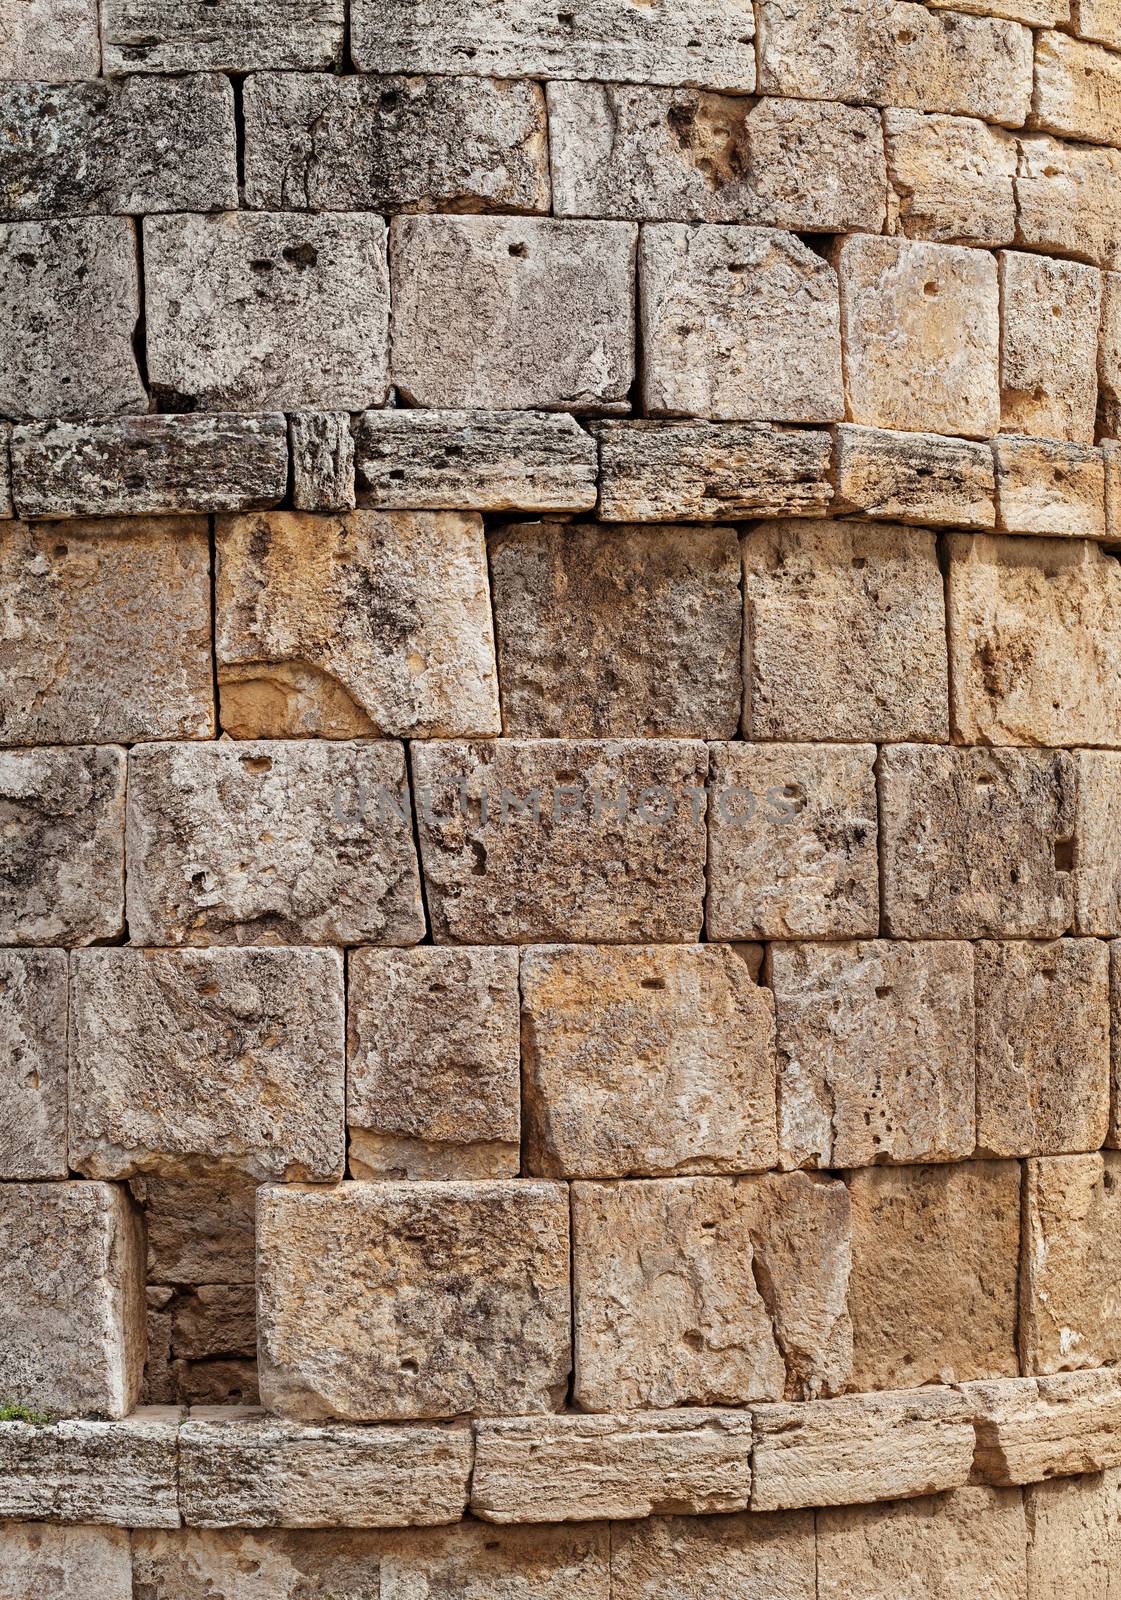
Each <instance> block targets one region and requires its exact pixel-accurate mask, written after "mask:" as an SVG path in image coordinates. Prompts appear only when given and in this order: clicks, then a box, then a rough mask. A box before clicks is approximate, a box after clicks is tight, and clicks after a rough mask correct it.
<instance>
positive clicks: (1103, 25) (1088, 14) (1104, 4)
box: [1071, 0, 1121, 50]
mask: <svg viewBox="0 0 1121 1600" xmlns="http://www.w3.org/2000/svg"><path fill="white" fill-rule="evenodd" d="M1071 12H1072V15H1073V20H1074V31H1075V33H1077V34H1078V36H1079V38H1081V39H1096V40H1097V41H1098V42H1099V43H1100V44H1108V45H1112V47H1113V49H1114V50H1121V12H1119V11H1118V9H1117V0H1071Z"/></svg>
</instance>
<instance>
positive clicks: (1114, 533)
mask: <svg viewBox="0 0 1121 1600" xmlns="http://www.w3.org/2000/svg"><path fill="white" fill-rule="evenodd" d="M1100 448H1101V452H1102V456H1103V457H1104V459H1105V526H1106V538H1107V539H1110V540H1113V539H1116V538H1117V537H1118V531H1119V530H1121V441H1118V440H1117V439H1103V440H1102V442H1101V446H1100Z"/></svg>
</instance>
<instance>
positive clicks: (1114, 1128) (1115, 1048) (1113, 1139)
mask: <svg viewBox="0 0 1121 1600" xmlns="http://www.w3.org/2000/svg"><path fill="white" fill-rule="evenodd" d="M1109 971H1110V976H1109V996H1110V1007H1109V1015H1110V1027H1109V1033H1110V1044H1111V1058H1112V1068H1111V1072H1110V1101H1111V1106H1110V1115H1109V1134H1108V1136H1107V1138H1106V1141H1105V1142H1106V1144H1108V1145H1112V1147H1113V1148H1114V1149H1117V1148H1118V1147H1119V1146H1121V941H1118V940H1114V942H1113V943H1112V944H1111V945H1110V947H1109ZM1118 1465H1119V1466H1121V1461H1119V1462H1118Z"/></svg>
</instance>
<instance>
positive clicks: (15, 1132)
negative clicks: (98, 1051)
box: [0, 950, 67, 1181]
mask: <svg viewBox="0 0 1121 1600" xmlns="http://www.w3.org/2000/svg"><path fill="white" fill-rule="evenodd" d="M66 1175H67V1166H66V954H65V952H64V951H62V950H0V1180H4V1181H8V1180H10V1179H12V1178H17V1179H25V1180H26V1179H31V1178H65V1177H66Z"/></svg>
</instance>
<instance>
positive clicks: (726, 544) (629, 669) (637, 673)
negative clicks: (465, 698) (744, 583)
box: [489, 522, 743, 739]
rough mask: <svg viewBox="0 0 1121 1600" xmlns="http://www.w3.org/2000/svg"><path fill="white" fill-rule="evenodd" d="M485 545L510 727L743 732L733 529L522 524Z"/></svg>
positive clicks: (726, 735) (536, 734) (518, 730)
mask: <svg viewBox="0 0 1121 1600" xmlns="http://www.w3.org/2000/svg"><path fill="white" fill-rule="evenodd" d="M489 556H490V573H491V586H492V591H493V596H494V623H495V633H496V635H497V639H498V667H499V671H498V680H499V683H500V684H501V686H502V725H503V729H504V731H505V732H506V733H507V734H510V735H512V736H514V737H515V738H560V739H564V738H577V739H579V738H636V739H641V738H648V739H652V738H671V739H688V738H694V739H730V738H732V737H733V736H734V735H735V732H736V729H737V728H738V726H739V720H740V698H741V683H740V654H741V634H742V610H743V605H742V601H741V598H740V549H739V540H738V539H737V537H736V534H735V532H734V530H733V529H731V528H727V527H725V528H695V527H682V526H673V525H668V526H667V525H660V526H657V527H642V526H626V525H624V526H621V527H620V526H617V527H611V528H604V527H601V526H600V525H599V524H597V523H570V522H568V523H560V522H536V523H534V522H530V523H517V524H515V525H513V526H512V527H509V528H507V529H505V530H503V531H501V532H500V533H498V534H497V535H496V536H495V537H494V538H492V539H491V541H490V544H489ZM605 662H610V663H611V668H610V671H608V672H605V671H604V670H603V665H604V663H605Z"/></svg>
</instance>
